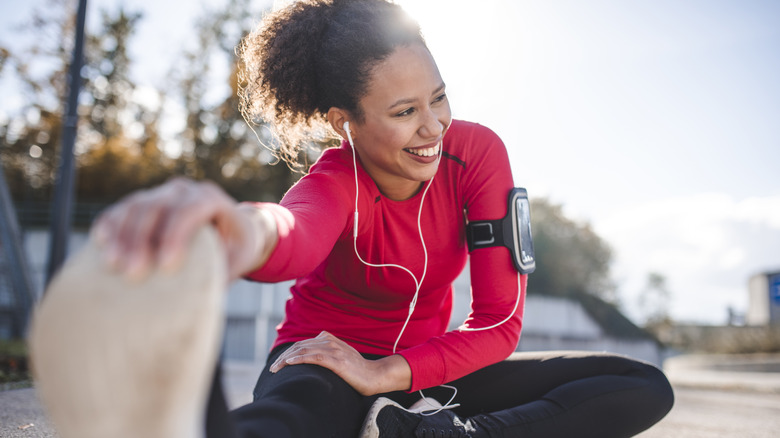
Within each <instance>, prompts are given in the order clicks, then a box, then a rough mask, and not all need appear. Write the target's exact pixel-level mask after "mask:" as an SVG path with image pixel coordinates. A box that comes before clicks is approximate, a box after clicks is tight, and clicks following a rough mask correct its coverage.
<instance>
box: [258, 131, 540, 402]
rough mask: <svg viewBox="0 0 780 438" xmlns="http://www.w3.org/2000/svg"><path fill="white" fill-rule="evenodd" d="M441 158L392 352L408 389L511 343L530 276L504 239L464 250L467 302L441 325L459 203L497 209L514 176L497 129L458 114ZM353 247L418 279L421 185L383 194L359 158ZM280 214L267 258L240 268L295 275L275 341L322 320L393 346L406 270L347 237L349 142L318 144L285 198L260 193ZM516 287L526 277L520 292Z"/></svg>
mask: <svg viewBox="0 0 780 438" xmlns="http://www.w3.org/2000/svg"><path fill="white" fill-rule="evenodd" d="M442 147H443V152H442V158H441V161H440V163H439V168H438V171H437V173H436V176H435V177H434V179H433V182H432V183H426V185H427V184H432V185H431V187H430V189H429V190H428V193H427V194H426V195H425V199H424V202H423V207H422V216H421V219H420V223H421V227H422V235H423V238H424V239H425V246H426V248H427V251H428V269H427V272H426V274H425V278H424V280H423V281H422V286H421V288H420V294H419V298H418V301H417V305H416V308H415V310H414V312H413V314H412V317H411V320H410V321H409V324H408V326H407V327H406V329H405V331H404V332H403V336H402V337H401V339H400V341H399V342H398V348H397V353H399V354H401V355H402V356H403V357H404V358H405V359H406V360H407V362H408V363H409V365H410V367H411V370H412V388H411V389H410V390H411V391H416V390H418V389H424V388H429V387H432V386H437V385H440V384H443V383H446V382H450V381H452V380H455V379H457V378H460V377H462V376H464V375H466V374H469V373H471V372H473V371H476V370H478V369H480V368H482V367H485V366H487V365H490V364H493V363H495V362H499V361H501V360H503V359H505V358H507V357H508V356H509V354H511V353H512V352H513V351H514V350H515V348H516V347H517V342H518V340H519V337H520V328H521V325H522V315H523V305H524V301H525V287H526V279H527V278H526V276H525V275H523V276H520V280H519V281H518V275H517V271H516V270H515V269H514V267H513V264H512V260H511V256H510V254H509V251H508V250H507V249H506V248H503V247H493V248H483V249H477V250H474V251H473V252H472V253H471V263H470V266H471V268H470V269H471V289H472V303H471V308H472V311H471V313H470V315H469V317H468V319H467V320H466V322H465V323H464V326H462V327H466V326H467V327H469V328H479V327H488V326H491V325H493V324H496V323H499V322H501V321H503V320H505V319H506V318H507V317H509V315H510V314H511V313H512V311H513V310H514V309H515V306H516V303H517V300H518V293H520V295H521V296H520V303H519V305H517V310H516V311H515V313H514V316H513V317H512V318H510V319H509V320H508V321H507V322H506V323H504V324H501V325H499V326H498V327H496V328H493V329H489V330H484V331H465V330H461V329H458V330H454V331H451V332H447V331H446V330H447V326H448V324H449V319H450V315H451V310H452V282H453V281H454V280H455V278H456V277H457V276H458V275H459V274H460V273H461V271H462V270H463V268H464V266H465V265H466V259H467V256H468V249H467V247H466V238H465V218H464V211H465V212H466V215H467V216H468V219H469V220H488V219H499V218H502V217H504V215H505V214H506V208H507V197H508V194H509V190H510V189H511V188H512V186H513V180H512V173H511V169H510V167H509V159H508V157H507V153H506V148H505V147H504V144H503V142H502V141H501V140H500V139H499V138H498V136H497V135H496V134H495V133H493V132H492V131H490V130H489V129H487V128H485V127H483V126H481V125H478V124H474V123H468V122H462V121H453V122H452V124H451V126H450V128H449V130H448V132H447V134H446V135H445V137H444V141H443V145H442ZM358 187H359V201H358V211H359V218H358V238H357V251H358V252H359V254H360V256H361V257H362V258H363V260H365V261H366V262H368V263H372V264H397V265H401V266H404V267H406V268H407V269H409V270H410V271H411V272H412V273H414V275H415V276H416V277H417V279H418V280H419V279H420V277H421V276H422V274H423V269H424V252H423V246H422V243H421V241H420V234H419V232H418V229H417V215H418V209H419V208H420V200H421V198H422V194H423V190H420V192H419V193H418V194H417V195H415V196H414V197H412V198H411V199H408V200H405V201H393V200H391V199H388V198H386V197H385V196H383V195H382V194H381V193H380V192H379V189H378V188H377V186H376V184H375V183H374V181H373V180H372V179H371V177H370V176H369V175H368V174H367V173H366V171H365V170H364V169H363V167H362V166H361V165H360V162H359V161H358ZM262 206H264V207H265V208H268V209H269V210H270V211H271V212H272V213H273V214H274V216H275V218H276V220H277V225H278V230H279V242H278V244H277V247H276V249H275V250H274V252H273V254H272V255H271V257H270V258H269V260H268V262H267V263H266V264H265V265H264V266H263V267H262V268H261V269H259V270H257V271H255V272H252V273H250V274H249V275H247V278H249V279H251V280H256V281H262V282H277V281H283V280H289V279H297V281H296V282H295V284H294V286H292V288H291V292H292V298H290V300H289V301H288V302H287V305H286V315H285V319H284V321H283V322H282V323H281V324H280V325H279V326H278V327H277V331H278V337H277V339H276V343H275V345H274V346H276V345H280V344H283V343H287V342H295V341H299V340H302V339H308V338H311V337H314V336H317V335H318V334H319V333H320V332H321V331H323V330H326V331H328V332H330V333H332V334H333V335H335V336H336V337H338V338H340V339H342V340H344V341H345V342H347V343H348V344H350V345H351V346H353V347H354V348H355V349H357V350H358V351H359V352H362V353H372V354H382V355H389V354H392V352H393V344H394V343H395V342H396V339H397V338H398V335H399V333H400V332H401V327H402V326H403V323H404V321H405V320H406V317H407V315H408V312H409V304H410V302H411V299H412V297H413V296H414V292H415V282H414V280H413V279H412V277H411V275H409V274H408V273H407V272H405V271H403V270H401V269H399V268H396V267H382V268H376V267H368V266H366V265H364V264H363V263H361V262H360V260H358V258H357V256H356V255H355V251H354V248H353V226H354V220H353V219H354V215H353V212H354V209H355V174H354V169H353V164H352V152H351V149H350V146H349V145H348V144H347V143H346V142H343V143H342V145H341V147H340V148H334V149H328V150H326V151H324V152H323V154H322V156H321V157H320V159H319V160H318V161H317V163H315V164H314V165H313V166H312V167H311V170H310V171H309V173H308V174H307V175H306V176H304V177H303V178H301V180H300V181H298V183H296V184H295V185H294V186H293V187H292V188H291V189H290V190H289V191H288V192H287V194H286V195H285V196H284V198H283V199H282V201H281V203H280V204H278V205H277V204H267V203H264V204H262ZM518 287H519V288H520V289H521V290H520V291H519V292H518Z"/></svg>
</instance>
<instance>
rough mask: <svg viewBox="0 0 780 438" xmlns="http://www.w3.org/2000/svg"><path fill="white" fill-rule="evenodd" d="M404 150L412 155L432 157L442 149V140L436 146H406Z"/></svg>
mask: <svg viewBox="0 0 780 438" xmlns="http://www.w3.org/2000/svg"><path fill="white" fill-rule="evenodd" d="M404 150H405V151H406V152H409V153H410V154H412V155H417V156H418V157H432V156H434V155H438V154H439V151H440V150H441V142H439V143H436V146H433V147H430V148H414V149H411V148H406V149H404Z"/></svg>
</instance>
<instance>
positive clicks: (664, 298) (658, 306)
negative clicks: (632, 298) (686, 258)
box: [638, 272, 672, 329]
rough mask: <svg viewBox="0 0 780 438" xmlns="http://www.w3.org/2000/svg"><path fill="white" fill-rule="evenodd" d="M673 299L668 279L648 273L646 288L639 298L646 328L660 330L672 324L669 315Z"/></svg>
mask: <svg viewBox="0 0 780 438" xmlns="http://www.w3.org/2000/svg"><path fill="white" fill-rule="evenodd" d="M671 298H672V295H671V293H670V292H669V287H668V286H667V284H666V277H665V276H664V275H663V274H659V273H657V272H650V273H648V274H647V279H646V282H645V286H644V288H643V289H642V291H641V292H640V294H639V298H638V304H639V308H640V309H641V310H642V313H643V318H644V325H645V327H648V328H651V329H658V328H661V327H663V326H666V325H669V324H671V323H672V318H671V316H670V313H669V309H670V308H671V302H670V301H671Z"/></svg>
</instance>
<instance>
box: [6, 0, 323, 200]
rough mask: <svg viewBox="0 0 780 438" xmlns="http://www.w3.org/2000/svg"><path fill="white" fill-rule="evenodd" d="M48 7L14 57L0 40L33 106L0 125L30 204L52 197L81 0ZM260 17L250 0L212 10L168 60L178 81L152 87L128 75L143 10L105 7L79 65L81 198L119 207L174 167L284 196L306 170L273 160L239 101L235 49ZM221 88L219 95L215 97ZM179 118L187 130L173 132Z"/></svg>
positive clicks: (19, 196) (257, 195) (238, 194)
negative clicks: (121, 200) (295, 169)
mask: <svg viewBox="0 0 780 438" xmlns="http://www.w3.org/2000/svg"><path fill="white" fill-rule="evenodd" d="M48 6H49V7H47V8H46V9H43V10H38V11H36V12H35V15H34V16H33V17H32V19H31V20H30V23H28V24H25V26H24V27H22V28H21V31H28V30H29V31H30V32H31V33H32V34H34V35H36V38H34V39H32V41H33V42H32V43H31V46H30V47H29V48H26V49H25V50H19V51H18V53H13V52H12V51H10V50H9V49H8V48H5V47H2V46H1V45H0V73H3V74H13V75H15V76H16V77H17V78H18V80H19V81H20V82H21V83H22V85H23V86H22V89H21V90H19V92H20V93H22V94H23V95H24V100H25V102H27V104H26V106H25V107H24V108H23V109H22V110H21V111H19V113H18V114H12V115H10V119H9V120H8V123H6V124H4V125H3V126H0V158H2V165H3V166H4V169H5V173H6V178H7V183H8V185H9V188H10V190H11V192H12V196H13V197H14V199H15V200H16V201H17V202H23V203H33V204H34V203H35V202H41V203H42V202H48V201H50V198H51V195H52V192H53V190H52V187H53V184H54V182H55V176H56V167H57V164H58V161H59V156H58V154H59V145H60V143H61V135H62V126H63V123H62V107H63V105H62V102H63V100H64V96H65V94H66V91H67V89H66V86H65V85H66V83H67V80H66V79H67V72H68V67H69V63H70V61H71V48H72V44H73V37H72V36H73V34H74V17H75V6H76V4H75V2H72V1H68V0H51V2H50V5H48ZM260 16H261V11H256V10H252V9H251V8H250V1H249V0H231V1H230V2H229V3H228V4H227V5H226V6H224V7H223V8H221V9H219V10H216V11H213V10H211V11H209V10H204V12H203V15H202V17H201V18H200V19H198V20H197V22H196V23H195V24H194V26H193V31H192V33H193V38H192V42H193V44H192V45H189V46H188V48H187V49H186V50H185V51H183V52H182V54H181V56H180V57H172V58H171V59H168V60H164V61H163V62H169V63H170V65H171V66H170V74H169V75H168V80H169V82H170V83H168V84H166V85H164V86H163V87H160V88H161V89H156V90H155V89H150V87H149V86H144V87H139V86H138V85H137V84H136V83H134V82H133V80H132V79H131V77H132V75H131V72H132V68H133V66H134V62H135V60H134V59H132V58H131V56H130V52H129V51H128V47H129V46H130V45H131V42H132V38H133V36H134V34H135V32H136V29H137V28H138V25H139V23H140V22H141V20H142V19H143V16H142V14H141V13H139V12H134V11H129V10H127V9H125V8H124V7H123V6H116V7H115V8H114V9H111V10H103V11H101V12H100V26H99V27H98V29H97V30H96V31H94V32H93V33H92V34H88V35H87V37H86V42H85V65H84V68H83V69H82V72H81V74H82V78H83V88H82V90H81V97H80V106H79V124H78V138H77V141H76V163H77V172H76V175H77V181H76V199H77V200H78V201H79V202H81V203H85V202H86V203H102V204H108V203H112V202H114V201H116V200H117V199H119V198H120V197H122V196H124V195H126V194H128V193H130V192H132V191H135V190H138V189H143V188H148V187H151V186H154V185H158V184H160V183H162V182H164V181H165V180H167V179H169V178H170V177H172V176H174V175H185V176H189V177H191V178H194V179H210V180H212V181H215V182H216V183H217V184H219V185H220V186H222V187H223V188H225V190H226V191H227V192H228V193H230V194H231V195H232V196H233V197H235V198H236V199H239V200H266V201H274V200H279V199H281V197H282V195H283V194H284V193H285V192H286V191H287V189H288V188H289V187H290V185H292V183H293V182H295V181H296V180H297V179H298V178H299V177H300V176H301V173H300V172H293V171H291V170H290V169H289V168H288V167H287V166H285V165H277V164H276V162H277V161H278V160H276V159H275V158H274V156H273V153H272V152H273V141H272V140H271V139H270V138H269V137H268V135H267V134H266V133H267V130H265V129H263V126H262V125H261V126H260V127H259V128H257V129H256V132H255V131H253V130H252V129H250V128H249V127H248V125H247V124H246V122H245V121H244V120H243V118H242V117H241V114H240V113H239V111H238V101H237V97H236V91H237V89H238V86H239V84H238V75H237V71H238V67H239V66H238V64H237V63H238V60H237V58H236V56H235V53H234V47H235V46H236V45H237V44H238V42H239V41H240V39H241V38H242V37H243V36H244V35H246V33H248V32H249V31H250V30H251V27H252V26H253V25H254V24H255V23H256V22H257V21H258V19H259V18H260ZM218 66H222V67H224V68H217V67H218ZM33 72H36V73H35V74H33ZM215 72H216V73H219V76H215ZM215 77H216V79H215ZM220 89H222V90H224V94H223V95H222V97H219V94H220V93H215V90H220ZM139 96H146V97H145V98H140V97H139ZM215 96H217V97H215ZM171 109H173V110H171ZM182 111H183V114H182ZM172 114H173V115H172ZM171 126H180V127H181V128H180V130H179V132H173V133H171V129H170V127H171ZM263 145H266V146H268V148H266V147H264V146H263ZM301 161H302V162H306V161H311V157H308V156H304V155H302V156H301ZM305 169H306V167H305V166H304V167H303V170H305Z"/></svg>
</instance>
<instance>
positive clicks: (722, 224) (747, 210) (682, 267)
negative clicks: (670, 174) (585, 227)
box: [595, 193, 780, 323]
mask: <svg viewBox="0 0 780 438" xmlns="http://www.w3.org/2000/svg"><path fill="white" fill-rule="evenodd" d="M595 226H596V229H597V231H598V232H599V234H600V235H601V236H603V237H604V238H605V239H606V240H607V241H609V242H610V244H612V246H613V248H614V250H615V265H614V275H615V277H616V279H617V281H618V283H619V287H620V289H621V295H622V296H623V299H624V304H625V307H626V310H627V311H628V313H629V314H630V315H631V316H633V317H635V318H636V319H640V320H641V313H642V312H641V309H638V308H637V306H636V300H637V297H638V294H639V292H640V291H641V290H642V288H643V287H644V281H645V278H646V276H647V273H649V272H658V273H660V274H663V275H664V276H665V277H666V278H667V282H668V286H669V289H670V291H671V293H672V297H673V302H672V306H671V308H672V316H673V317H675V318H676V319H679V320H684V321H698V322H708V323H722V322H724V319H725V315H726V309H727V308H728V307H734V308H736V309H738V310H742V311H744V310H746V308H747V282H748V279H749V278H750V276H751V275H754V274H757V273H761V272H766V271H772V270H778V269H780V250H779V249H780V196H767V197H751V198H746V199H741V200H740V199H735V198H734V197H732V196H730V195H726V194H722V193H708V194H699V195H694V196H686V197H679V198H670V199H662V200H657V201H652V202H647V203H640V204H633V205H629V206H625V207H623V208H621V209H619V210H617V211H616V212H614V213H613V214H612V215H611V216H610V217H608V218H606V219H605V220H603V221H599V222H598V223H597V224H595Z"/></svg>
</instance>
